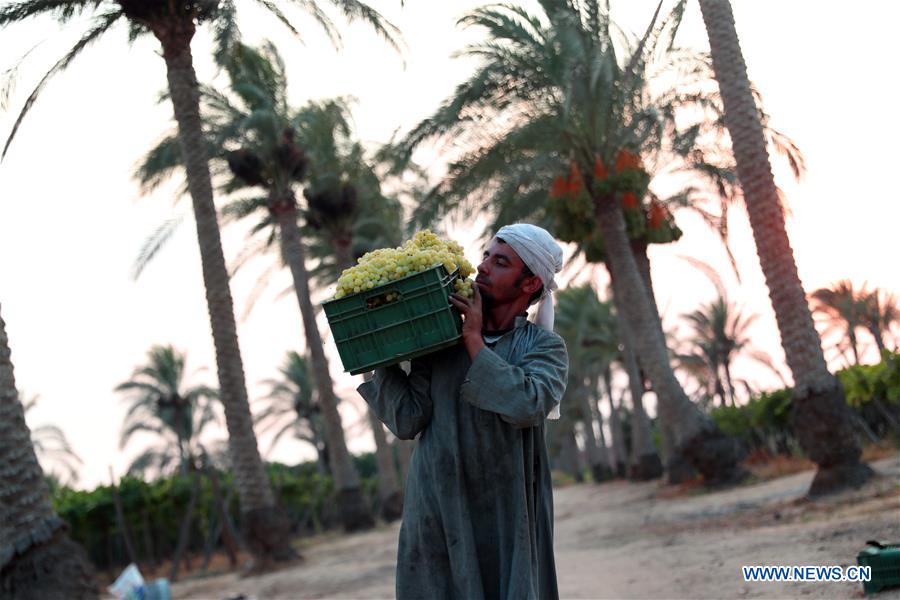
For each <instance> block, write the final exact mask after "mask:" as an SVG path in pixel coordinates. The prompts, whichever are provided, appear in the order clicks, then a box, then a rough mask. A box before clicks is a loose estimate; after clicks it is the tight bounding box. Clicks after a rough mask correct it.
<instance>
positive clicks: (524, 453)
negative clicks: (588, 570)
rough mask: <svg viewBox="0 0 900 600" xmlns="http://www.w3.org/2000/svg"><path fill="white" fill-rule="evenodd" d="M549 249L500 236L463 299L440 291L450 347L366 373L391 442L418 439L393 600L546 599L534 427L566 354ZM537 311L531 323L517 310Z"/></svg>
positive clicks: (368, 391) (549, 536)
mask: <svg viewBox="0 0 900 600" xmlns="http://www.w3.org/2000/svg"><path fill="white" fill-rule="evenodd" d="M561 268H562V250H561V249H560V248H559V245H558V244H557V243H556V242H555V241H554V240H553V238H552V236H550V234H549V233H547V232H546V231H545V230H543V229H541V228H540V227H536V226H534V225H527V224H516V225H511V226H507V227H503V228H501V229H500V231H498V232H497V235H496V237H494V238H493V239H492V240H491V243H490V245H489V246H488V249H487V250H486V251H485V252H484V260H483V261H482V263H481V264H480V265H478V274H477V277H476V279H475V281H476V285H475V286H473V289H474V297H473V298H472V300H467V299H465V298H463V297H461V296H458V295H455V294H453V295H452V296H451V300H450V301H451V303H452V304H453V305H454V306H456V307H457V308H458V309H459V311H460V313H462V315H463V319H464V323H463V330H462V343H461V344H459V345H456V346H453V347H451V348H448V349H445V350H441V351H438V352H435V353H433V354H430V355H428V356H425V357H422V358H419V359H414V360H413V361H412V363H411V367H410V372H409V374H408V375H407V374H406V373H405V372H404V371H403V369H401V368H400V367H399V366H392V367H388V368H385V369H376V370H375V376H374V379H373V381H370V382H367V383H364V384H362V385H361V386H360V387H359V393H360V395H362V396H363V398H365V399H366V401H367V402H368V403H369V405H370V406H371V407H372V409H373V411H374V412H375V414H376V415H378V417H379V418H380V419H381V420H382V421H383V422H384V423H385V424H386V425H387V426H388V428H389V429H390V430H391V431H392V432H393V433H394V435H396V436H397V437H398V438H401V439H413V438H415V437H416V436H417V435H418V436H419V441H418V444H417V447H416V451H415V453H414V454H413V457H412V462H411V464H410V467H409V475H408V477H407V482H406V495H405V499H404V507H403V523H402V526H401V528H400V544H399V549H398V556H397V597H398V598H400V599H401V600H403V599H414V598H415V599H419V598H421V599H426V598H427V599H442V598H448V599H449V598H460V599H463V598H464V599H466V600H476V599H479V598H509V599H516V600H518V599H520V598H557V597H558V592H557V586H556V567H555V563H554V559H553V491H552V488H551V485H550V465H549V460H548V456H547V448H546V445H545V443H544V421H545V419H546V418H547V417H548V416H550V415H551V413H552V414H554V415H556V416H558V414H559V412H558V409H559V402H560V400H561V398H562V396H563V392H564V391H565V387H566V376H567V372H568V356H567V354H566V347H565V344H564V343H563V340H562V338H560V337H559V336H558V335H557V334H556V333H554V332H553V331H552V329H553V304H552V298H551V297H550V292H552V291H553V290H554V289H556V283H555V281H554V274H555V273H558V272H559V271H560V269H561ZM537 300H540V301H541V306H540V308H539V310H538V311H537V312H538V317H537V321H538V322H539V323H540V326H539V325H536V324H533V323H530V322H528V320H527V310H526V309H527V308H528V306H529V305H530V304H532V303H533V302H535V301H537Z"/></svg>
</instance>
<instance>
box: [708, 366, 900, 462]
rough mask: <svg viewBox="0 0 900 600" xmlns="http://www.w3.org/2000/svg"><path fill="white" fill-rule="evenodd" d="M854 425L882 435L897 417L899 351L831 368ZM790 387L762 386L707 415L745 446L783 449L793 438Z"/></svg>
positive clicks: (899, 407) (791, 445) (894, 426)
mask: <svg viewBox="0 0 900 600" xmlns="http://www.w3.org/2000/svg"><path fill="white" fill-rule="evenodd" d="M837 377H838V379H840V381H841V383H842V384H843V386H844V394H845V396H846V399H847V404H848V405H849V406H850V408H851V409H852V413H851V415H852V417H853V421H854V425H855V426H856V427H857V428H858V429H859V430H860V432H861V433H864V434H866V435H867V436H869V440H870V441H875V439H873V436H877V437H886V436H889V435H890V434H891V432H892V430H893V431H894V432H895V433H900V431H897V429H898V422H900V353H893V352H887V351H885V352H884V353H883V354H882V360H881V362H880V363H878V364H876V365H854V366H851V367H847V368H846V369H843V370H841V371H838V372H837ZM791 406H792V399H791V389H790V388H784V389H780V390H775V391H772V392H764V393H762V394H759V395H757V396H754V397H752V398H751V399H750V401H749V402H747V403H746V404H743V405H741V406H721V407H718V408H715V409H713V410H711V411H710V416H711V417H712V418H713V420H715V422H716V424H717V425H718V426H719V428H720V429H721V430H722V431H723V432H724V433H726V434H728V435H730V436H732V437H734V438H736V439H738V440H740V441H741V442H743V443H744V444H745V446H746V447H747V449H749V450H756V449H765V450H767V451H769V452H771V453H773V454H777V453H782V454H789V453H792V452H794V451H795V449H796V448H797V443H796V441H795V439H794V437H793V434H792V433H791V425H790V415H791Z"/></svg>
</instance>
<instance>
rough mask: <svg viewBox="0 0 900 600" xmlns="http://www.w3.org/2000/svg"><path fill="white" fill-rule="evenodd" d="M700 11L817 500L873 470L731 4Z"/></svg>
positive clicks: (717, 0) (706, 4) (703, 1)
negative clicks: (818, 309)
mask: <svg viewBox="0 0 900 600" xmlns="http://www.w3.org/2000/svg"><path fill="white" fill-rule="evenodd" d="M700 9H701V12H702V14H703V21H704V23H705V25H706V31H707V34H708V36H709V46H710V51H711V54H712V60H713V68H714V70H715V75H716V80H717V81H718V83H719V89H720V92H721V94H722V102H723V105H724V108H725V124H726V126H727V127H728V131H729V132H730V134H731V138H732V146H733V148H734V156H735V161H736V164H737V171H738V177H739V179H740V181H741V185H742V187H743V189H744V190H745V194H744V199H745V204H746V206H747V214H748V215H749V218H750V225H751V228H752V230H753V238H754V240H755V241H756V249H757V254H758V255H759V260H760V265H761V267H762V271H763V274H764V275H765V278H766V285H768V287H769V297H770V298H771V300H772V308H773V309H774V310H775V318H776V321H777V323H778V330H779V332H780V333H781V343H782V346H783V347H784V353H785V357H786V358H787V363H788V366H789V367H790V369H791V372H792V373H793V376H794V402H793V422H794V431H795V435H796V437H797V439H798V441H799V442H800V445H801V446H802V447H803V449H804V451H805V452H806V453H807V455H808V456H809V458H810V459H811V460H813V461H814V462H815V463H816V464H817V465H818V470H817V472H816V476H815V478H814V479H813V482H812V485H811V486H810V490H809V493H810V495H819V494H825V493H828V492H831V491H834V490H838V489H841V488H844V487H846V486H859V485H862V484H863V483H864V482H865V481H867V480H868V479H869V478H870V477H871V476H872V474H873V471H872V469H871V468H869V467H868V466H867V465H866V464H864V463H862V462H860V456H861V452H862V451H861V449H860V445H859V441H858V440H857V439H856V436H855V434H854V432H853V428H852V420H851V419H850V415H849V412H848V411H849V408H848V407H847V403H846V401H845V399H844V392H843V389H842V388H841V386H840V383H839V382H838V380H837V379H836V378H835V377H834V375H832V374H831V373H830V372H829V371H828V366H827V364H826V363H825V356H824V354H823V352H822V343H821V340H820V338H819V335H818V333H817V332H816V329H815V326H814V325H813V320H812V315H811V314H810V311H809V305H808V304H807V300H806V294H805V293H804V291H803V286H802V285H801V283H800V277H799V276H798V274H797V266H796V263H795V262H794V253H793V251H792V249H791V245H790V240H789V239H788V235H787V231H786V230H785V223H784V209H783V206H782V204H781V200H780V198H779V196H778V192H777V190H776V187H775V180H774V177H773V175H772V169H771V166H770V164H769V155H768V152H767V151H766V144H765V137H764V135H763V132H762V126H761V124H760V121H759V118H758V114H757V107H756V104H755V102H754V98H753V94H752V91H751V88H750V83H749V80H748V78H747V66H746V64H745V63H744V58H743V54H742V53H741V46H740V42H739V41H738V36H737V31H736V30H735V26H734V15H733V14H732V11H731V4H730V2H729V1H728V0H700Z"/></svg>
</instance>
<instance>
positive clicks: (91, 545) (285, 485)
mask: <svg viewBox="0 0 900 600" xmlns="http://www.w3.org/2000/svg"><path fill="white" fill-rule="evenodd" d="M354 460H355V463H356V468H357V469H358V470H359V472H360V475H361V476H362V478H363V479H362V489H363V494H364V496H365V497H366V499H367V500H368V501H369V502H370V503H372V504H375V503H376V502H378V484H377V478H376V476H375V471H376V466H375V457H374V455H373V454H371V453H369V454H363V455H361V456H356V457H354ZM266 472H267V474H268V476H269V480H270V481H271V483H272V489H273V490H274V492H275V494H276V497H277V499H278V502H279V504H280V505H281V506H282V507H284V509H285V511H286V512H287V514H288V516H289V518H290V520H291V522H292V528H293V533H294V534H296V535H305V534H312V533H318V532H320V531H322V530H326V529H331V528H335V527H340V520H339V518H338V515H337V510H336V506H337V502H336V500H335V489H334V482H333V481H332V479H331V477H329V476H327V475H322V474H321V473H319V472H318V468H317V465H316V463H315V462H306V463H301V464H298V465H294V466H288V465H284V464H280V463H270V464H268V465H266ZM220 480H221V484H220V485H221V491H222V494H223V496H224V498H225V499H227V500H228V504H227V506H228V512H229V515H230V518H231V520H232V522H233V523H234V524H235V525H236V527H237V528H238V531H239V532H240V526H241V523H240V513H239V508H238V498H237V494H236V493H235V491H234V490H233V488H234V482H233V479H232V476H231V474H230V473H223V474H221V475H220ZM192 483H193V480H192V475H173V476H170V477H166V478H160V479H157V480H155V481H151V482H146V481H144V480H142V479H139V478H137V477H131V476H126V477H124V478H123V479H122V480H121V481H120V482H119V495H120V497H121V501H122V511H123V514H124V517H125V524H126V528H127V530H128V532H129V534H130V536H131V539H132V541H133V542H134V546H135V551H136V552H137V554H138V560H139V561H140V562H154V561H160V560H162V559H165V558H170V557H171V556H172V554H173V553H174V551H175V545H176V544H177V541H178V531H179V528H180V526H181V519H182V518H183V516H184V514H185V513H186V507H187V504H188V502H189V500H190V496H191V487H192ZM51 489H52V501H53V506H54V509H55V510H56V512H57V513H58V514H59V515H60V516H61V517H62V518H63V520H65V521H66V523H68V524H69V527H70V531H71V536H72V537H73V539H75V540H76V541H78V542H79V543H81V544H82V545H83V546H84V548H85V549H86V550H87V552H88V554H89V555H90V558H91V561H92V562H93V563H94V565H96V566H97V567H98V568H99V569H103V570H109V571H114V570H116V569H118V568H121V567H124V566H125V565H127V564H128V562H129V559H128V557H127V554H126V551H125V543H124V538H123V537H122V532H121V530H120V528H119V523H118V521H117V519H116V511H115V503H114V499H113V490H112V487H110V486H99V487H97V488H95V489H93V490H74V489H72V488H69V487H66V486H59V485H54V486H53V487H52V488H51ZM195 510H196V512H195V518H194V520H193V523H192V524H191V541H190V545H189V547H188V550H189V552H192V553H199V552H203V550H204V547H205V545H206V543H207V540H208V538H209V537H210V536H211V534H212V533H213V532H214V531H215V530H216V529H217V524H218V513H217V511H216V505H215V502H214V497H213V492H212V486H211V484H210V482H209V480H208V478H206V477H203V479H202V484H201V488H200V495H199V497H198V500H197V505H196V509H195ZM217 547H221V545H220V544H219V546H217Z"/></svg>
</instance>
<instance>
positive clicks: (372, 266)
mask: <svg viewBox="0 0 900 600" xmlns="http://www.w3.org/2000/svg"><path fill="white" fill-rule="evenodd" d="M438 265H443V266H444V268H445V269H447V272H448V273H453V272H454V271H456V270H457V269H458V270H459V277H458V278H457V280H456V281H455V282H454V286H455V289H456V291H457V293H459V294H462V295H463V296H466V297H467V298H471V297H472V294H473V291H472V283H473V281H472V280H471V279H469V278H468V277H469V276H470V275H472V274H473V273H475V269H474V268H473V267H472V263H470V262H469V261H468V260H466V257H465V254H464V252H463V247H462V246H461V245H460V244H459V243H457V242H455V241H452V240H450V241H448V240H443V239H441V238H440V237H438V236H437V235H436V234H434V233H433V232H431V231H430V230H428V229H425V230H423V231H419V232H418V233H416V234H415V236H413V238H412V239H411V240H408V241H407V242H405V243H404V244H403V245H402V246H398V247H397V248H379V249H378V250H373V251H372V252H367V253H365V254H363V255H362V257H361V258H360V259H359V262H358V264H356V265H355V266H353V267H350V268H349V269H345V270H344V271H343V273H341V276H340V278H339V279H338V281H337V293H335V295H334V299H335V300H337V299H339V298H343V297H344V296H349V295H351V294H358V293H360V292H365V291H368V290H371V289H373V288H376V287H378V286H382V285H385V284H387V283H390V282H391V281H396V280H398V279H402V278H404V277H407V276H409V275H413V274H415V273H420V272H422V271H427V270H428V269H431V268H433V267H436V266H438ZM387 300H388V301H390V300H391V298H388V299H387Z"/></svg>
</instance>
